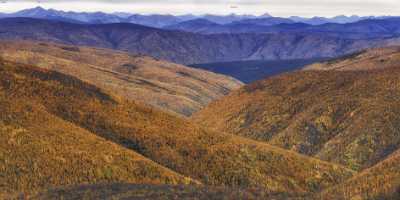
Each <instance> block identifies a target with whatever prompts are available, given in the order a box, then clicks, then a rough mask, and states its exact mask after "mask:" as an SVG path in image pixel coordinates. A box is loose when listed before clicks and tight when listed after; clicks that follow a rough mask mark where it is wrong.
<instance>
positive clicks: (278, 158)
mask: <svg viewBox="0 0 400 200" xmlns="http://www.w3.org/2000/svg"><path fill="white" fill-rule="evenodd" d="M1 65H2V66H1V68H0V88H1V90H0V91H1V93H2V94H3V95H2V97H3V98H4V99H8V101H6V102H8V103H5V105H3V106H1V108H2V109H6V111H4V112H2V113H6V114H4V116H3V117H2V123H3V124H5V125H7V126H5V125H3V126H2V127H6V128H7V127H9V126H10V125H9V124H11V125H13V126H12V127H15V128H24V129H27V130H31V129H29V128H30V127H33V128H32V131H31V132H30V141H29V145H33V146H32V148H38V149H39V150H38V151H39V152H43V151H44V152H47V151H49V152H51V150H43V148H44V149H46V145H49V147H47V149H59V150H58V151H55V152H54V153H48V155H47V157H43V158H42V159H43V160H40V159H38V158H36V157H40V154H39V155H37V154H38V153H37V154H33V155H31V156H29V155H30V154H28V153H26V152H25V151H24V150H23V149H25V148H23V149H22V150H21V151H15V149H14V148H13V147H11V146H7V144H4V148H2V149H4V150H3V151H2V154H1V155H3V156H6V157H7V160H8V159H9V158H10V157H11V156H14V155H13V154H17V155H18V156H21V157H23V158H26V159H21V161H20V164H17V165H23V166H27V167H29V168H30V167H33V166H34V165H33V164H32V162H31V161H30V157H32V156H36V157H35V160H38V161H37V162H39V161H40V162H39V164H40V165H46V164H47V162H48V161H47V160H46V158H47V159H49V160H50V161H51V160H53V159H56V157H57V156H58V155H59V154H60V153H61V152H60V151H62V152H63V153H64V152H65V153H68V152H70V151H78V152H81V151H83V150H80V148H87V149H85V150H86V151H89V150H90V152H92V153H93V154H94V155H91V154H88V158H85V159H83V160H85V163H81V162H84V161H81V162H80V161H75V160H74V159H78V160H80V159H81V157H79V156H76V157H72V156H71V157H70V158H69V157H68V159H67V162H68V163H69V164H68V165H65V167H64V166H63V167H60V168H59V169H58V168H57V167H58V166H59V165H55V166H54V167H52V168H43V169H42V168H40V169H41V170H43V171H39V172H35V171H29V170H28V171H27V172H26V174H25V175H26V179H27V182H32V181H33V182H40V183H45V184H44V185H40V184H38V185H30V184H28V185H25V184H24V182H23V181H22V182H21V181H17V180H18V178H17V177H19V176H17V175H16V174H15V173H14V172H13V170H15V169H19V168H18V167H16V166H15V165H13V164H8V161H7V163H4V162H3V163H4V164H3V165H1V166H2V169H3V170H5V171H7V174H8V175H7V176H6V177H5V179H6V181H8V182H12V183H13V184H6V185H3V186H2V187H3V188H4V189H2V190H3V191H10V190H11V191H25V190H31V189H34V188H38V187H47V186H50V185H62V184H66V182H62V181H63V180H65V181H68V184H69V183H71V184H77V183H86V182H97V181H102V180H113V181H122V182H125V181H126V182H135V181H137V182H139V181H140V180H141V178H142V179H144V180H149V182H150V181H154V182H157V181H158V182H165V183H180V182H181V183H188V182H190V180H189V179H187V178H185V177H183V176H186V177H191V178H192V179H195V180H199V181H201V182H202V183H204V184H207V185H214V186H240V187H259V188H261V189H262V190H264V191H267V192H278V193H279V192H287V193H290V194H291V195H294V194H308V193H310V192H317V191H320V190H322V189H324V188H328V187H330V186H332V185H335V184H338V183H340V182H342V181H344V180H345V179H347V178H349V177H350V176H352V175H353V172H352V171H351V170H348V169H346V168H344V167H341V166H339V165H334V164H330V163H327V162H323V161H319V160H316V159H312V158H309V157H306V156H302V155H299V154H297V153H294V152H289V151H286V150H283V149H280V148H277V147H273V146H270V145H268V144H263V143H260V142H255V141H252V140H248V139H243V138H240V137H237V136H232V135H230V134H224V133H216V132H210V131H207V130H205V129H202V128H199V127H197V126H196V125H194V124H192V123H191V122H188V121H187V120H185V119H182V118H179V117H177V116H173V115H169V114H166V113H162V112H159V111H158V110H155V109H153V108H150V107H146V106H142V105H139V104H136V103H134V102H131V101H126V100H124V99H123V98H119V97H117V96H115V95H109V94H108V93H104V92H102V91H101V90H100V89H98V88H96V87H94V86H92V85H89V84H86V83H83V82H81V81H79V80H78V79H74V78H72V77H69V76H65V75H63V74H60V73H57V72H53V71H48V70H43V69H37V68H33V67H27V66H16V65H15V64H12V63H8V62H4V63H3V64H1ZM26 104H29V105H31V106H30V107H28V108H26V107H27V106H25V105H26ZM8 105H12V106H8ZM14 107H16V109H17V108H19V111H18V112H14V111H12V110H11V111H7V109H8V108H14ZM21 110H28V111H29V110H32V111H29V112H22V111H21ZM36 110H39V111H40V112H39V111H36ZM42 113H43V114H42ZM46 116H48V117H49V118H44V117H46ZM25 118H26V121H24V120H22V119H25ZM42 118H43V119H42ZM35 120H42V121H35ZM56 122H57V123H56ZM72 127H75V128H74V129H73V128H72ZM36 129H38V131H36ZM77 129H78V130H82V134H81V135H78V136H69V134H73V133H76V134H78V133H77V131H74V130H77ZM5 132H7V131H5ZM70 132H71V133H70ZM92 133H93V134H96V135H97V136H94V135H93V134H92ZM40 134H44V135H40ZM50 135H52V136H54V137H56V139H52V137H50ZM84 135H87V137H93V138H98V136H99V137H101V138H104V139H106V140H108V141H109V142H106V141H104V140H102V141H103V142H104V143H101V142H100V141H98V142H97V143H96V144H87V145H80V144H79V143H78V144H74V145H75V146H73V145H72V144H71V147H69V146H68V144H64V143H63V142H67V141H70V142H71V143H72V142H78V141H81V140H82V143H83V142H88V141H87V140H88V139H86V138H85V137H84ZM80 136H82V137H80ZM7 137H8V138H10V139H11V138H12V136H7ZM57 138H58V139H57ZM64 138H65V139H64ZM54 140H55V141H54ZM93 140H94V139H93ZM110 142H113V143H114V144H112V143H110ZM35 143H37V144H35ZM42 143H44V144H46V145H44V144H43V145H42ZM94 143H95V142H94ZM22 144H26V143H25V142H23V143H22ZM115 144H117V145H115ZM118 145H121V146H124V147H125V148H121V147H120V146H118ZM81 146H82V147H81ZM111 147H114V148H116V149H117V148H119V149H121V150H119V151H127V152H131V155H132V157H133V156H134V155H137V156H139V155H138V154H135V153H134V152H138V153H140V154H141V155H144V156H146V157H147V158H149V159H151V160H153V161H155V162H157V163H159V164H161V165H163V166H165V167H167V168H169V169H171V170H174V171H175V172H177V173H179V174H182V175H183V176H179V175H178V174H176V173H174V172H172V171H169V170H167V169H165V168H161V167H159V165H156V164H152V162H151V161H147V162H148V163H149V164H146V163H145V164H144V165H145V166H144V167H143V168H140V170H138V168H137V167H136V168H135V167H132V168H130V167H128V166H135V165H134V164H128V163H125V164H124V162H128V161H129V159H131V158H132V157H130V156H128V158H124V157H122V158H118V159H121V161H114V159H117V158H114V157H115V156H116V155H114V153H115V154H117V153H116V152H114V151H112V152H107V154H106V153H105V152H104V151H107V149H110V148H111ZM128 149H129V150H128ZM10 151H12V152H13V153H12V154H11V153H8V152H10ZM133 151H134V152H133ZM33 152H35V151H33ZM103 152H104V153H103ZM97 153H98V154H97ZM70 154H73V153H70ZM120 154H122V153H120ZM84 155H85V154H84ZM105 155H106V156H105ZM108 155H109V156H108ZM99 157H101V158H103V157H104V161H103V162H106V163H107V162H111V163H113V164H112V165H111V166H109V167H108V168H107V166H108V165H107V164H106V165H104V163H102V162H100V161H99V162H100V164H99V165H101V166H102V167H103V168H101V169H103V171H102V170H101V169H100V172H102V173H100V174H101V176H100V175H99V176H97V175H96V174H94V175H93V176H90V174H82V173H85V170H86V169H87V168H88V169H92V168H95V167H93V166H91V165H89V164H91V163H92V162H95V161H91V160H90V159H93V160H96V159H98V158H99ZM64 159H65V158H64ZM87 159H89V161H88V160H87ZM118 159H117V160H118ZM124 159H128V161H126V160H124ZM143 159H144V158H143ZM3 160H4V159H3ZM74 162H75V163H74ZM96 162H97V161H96ZM120 162H121V163H122V164H120ZM132 162H133V161H132ZM143 162H144V161H143ZM55 163H56V162H55ZM85 165H89V166H87V167H84V168H83V170H84V171H82V172H79V171H78V172H76V170H78V169H82V168H80V167H82V166H85ZM73 166H76V167H73ZM78 166H79V168H78V169H77V167H78ZM95 166H97V165H95ZM152 166H153V167H152ZM104 167H105V168H104ZM126 168H128V169H126ZM46 169H48V170H46ZM135 169H136V170H135ZM65 170H67V171H65ZM68 170H71V171H68ZM131 170H133V171H131ZM95 172H96V170H95ZM42 173H43V174H46V173H47V174H48V175H47V176H41V175H40V174H42ZM53 173H54V174H53ZM46 177H56V178H54V181H48V179H47V178H46ZM57 177H58V178H57ZM110 177H111V178H110ZM80 178H82V179H83V180H82V179H80ZM152 178H153V179H152ZM144 182H146V181H144Z"/></svg>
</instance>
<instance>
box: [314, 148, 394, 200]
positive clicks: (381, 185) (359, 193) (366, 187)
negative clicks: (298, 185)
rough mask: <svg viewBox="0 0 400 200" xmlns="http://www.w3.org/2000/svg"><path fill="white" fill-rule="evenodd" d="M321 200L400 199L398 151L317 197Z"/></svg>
mask: <svg viewBox="0 0 400 200" xmlns="http://www.w3.org/2000/svg"><path fill="white" fill-rule="evenodd" d="M317 196H318V197H319V198H323V199H338V200H339V199H340V200H342V199H376V200H385V199H387V200H395V199H400V150H398V151H396V152H395V153H393V154H392V155H391V156H389V157H388V158H387V159H385V160H384V161H382V162H380V163H379V164H377V165H376V166H374V167H372V168H369V169H366V170H364V171H363V172H361V173H359V174H357V175H356V176H354V177H353V178H351V179H349V180H348V181H345V182H344V183H343V184H340V185H338V186H335V187H332V188H329V189H328V190H326V191H323V192H322V193H321V194H319V195H317Z"/></svg>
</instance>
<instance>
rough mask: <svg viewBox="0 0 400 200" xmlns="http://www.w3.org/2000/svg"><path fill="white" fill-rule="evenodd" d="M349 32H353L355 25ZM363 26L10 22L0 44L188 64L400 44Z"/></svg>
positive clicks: (0, 32) (0, 28) (3, 22)
mask: <svg viewBox="0 0 400 200" xmlns="http://www.w3.org/2000/svg"><path fill="white" fill-rule="evenodd" d="M398 21H399V20H398V19H397V20H394V21H393V22H390V24H392V25H393V26H395V27H397V26H398V24H399V23H398ZM392 25H391V26H392ZM295 26H296V25H295ZM301 27H302V26H301ZM349 27H350V29H351V25H349ZM362 27H364V28H365V27H366V31H361V33H358V32H355V33H354V32H351V31H350V32H348V33H349V34H348V33H346V32H341V31H339V32H337V30H342V29H341V26H339V27H336V28H335V27H329V26H328V27H326V28H327V29H325V28H323V29H324V30H325V31H324V30H318V29H316V30H304V31H305V32H303V31H300V32H298V31H294V32H291V31H287V30H288V27H286V25H283V27H277V28H278V29H280V30H277V31H272V33H243V34H212V35H202V34H194V33H187V32H182V31H169V30H162V29H156V28H149V27H145V26H140V25H135V24H127V23H121V24H97V25H87V24H86V25H85V24H71V23H65V22H59V21H51V20H41V19H30V18H8V19H0V39H19V40H21V39H23V40H40V41H49V42H58V43H65V44H70V45H85V46H95V47H102V48H110V49H118V50H124V51H129V52H131V53H142V54H146V55H151V56H153V57H156V58H161V59H165V60H169V61H172V62H176V63H184V64H194V63H212V62H228V61H238V60H288V59H308V58H328V57H337V56H340V55H344V54H347V53H352V52H355V51H358V50H361V49H365V48H368V47H380V46H387V45H390V44H392V45H395V44H399V43H400V38H398V37H397V35H395V34H394V33H395V31H392V29H389V30H390V31H389V30H388V31H387V32H386V31H384V32H383V33H381V32H377V33H374V32H371V30H370V29H369V26H368V25H367V26H362ZM294 28H295V29H297V28H296V27H294ZM331 28H332V29H331ZM364 28H362V29H364ZM240 29H241V27H236V26H235V27H233V30H240ZM290 29H291V28H289V30H290ZM378 29H379V28H378ZM370 34H371V35H370Z"/></svg>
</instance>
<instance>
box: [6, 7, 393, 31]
mask: <svg viewBox="0 0 400 200" xmlns="http://www.w3.org/2000/svg"><path fill="white" fill-rule="evenodd" d="M5 17H30V18H39V19H55V20H60V21H66V22H75V23H89V24H106V23H134V24H140V25H145V26H151V27H157V28H162V27H166V26H173V25H177V24H179V23H182V22H185V21H189V20H194V19H205V20H208V21H210V22H213V23H216V24H221V25H226V24H232V23H234V24H236V23H239V24H242V23H244V24H252V25H263V26H269V25H276V24H281V23H306V24H310V25H321V24H326V23H339V24H344V23H353V22H357V21H360V20H365V19H375V18H385V17H375V16H367V17H359V16H355V15H353V16H344V15H342V16H336V17H333V18H326V17H313V18H303V17H297V16H293V17H289V18H279V17H273V16H271V15H270V14H268V13H266V14H264V15H260V16H255V15H236V14H231V15H211V14H207V15H199V16H197V15H190V14H189V15H179V16H174V15H159V14H153V15H141V14H132V13H121V12H116V13H104V12H92V13H88V12H65V11H59V10H54V9H44V8H42V7H36V8H31V9H26V10H21V11H18V12H15V13H10V14H5V13H0V18H5Z"/></svg>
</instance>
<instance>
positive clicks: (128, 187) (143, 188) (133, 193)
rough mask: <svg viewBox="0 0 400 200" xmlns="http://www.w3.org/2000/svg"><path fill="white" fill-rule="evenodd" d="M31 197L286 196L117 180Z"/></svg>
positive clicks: (175, 199) (231, 199) (237, 199)
mask: <svg viewBox="0 0 400 200" xmlns="http://www.w3.org/2000/svg"><path fill="white" fill-rule="evenodd" d="M32 199H37V200H42V199H113V200H123V199H140V200H186V199H187V200H221V199H227V200H243V199H246V200H265V199H274V200H280V199H282V200H286V198H285V196H284V195H282V194H267V193H265V192H264V191H263V190H259V189H244V188H226V187H206V186H194V185H143V184H141V185H138V184H121V183H116V184H95V185H78V186H72V187H64V188H52V189H49V190H47V191H45V192H41V193H40V194H38V195H35V196H33V197H32Z"/></svg>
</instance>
